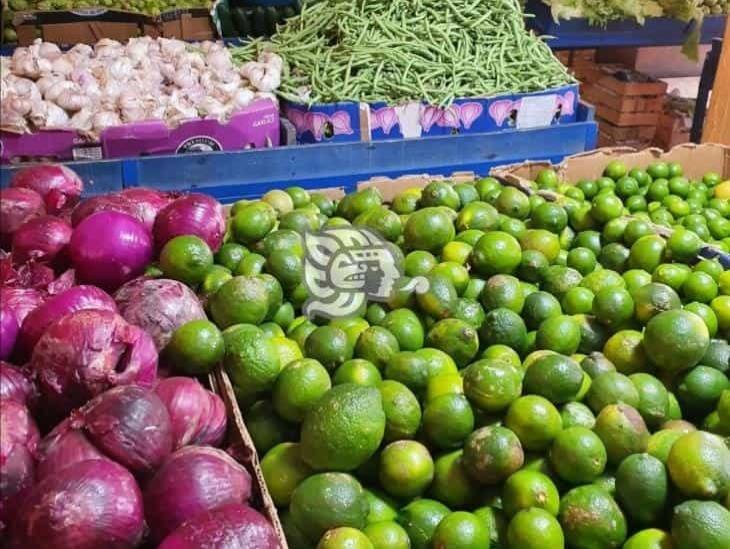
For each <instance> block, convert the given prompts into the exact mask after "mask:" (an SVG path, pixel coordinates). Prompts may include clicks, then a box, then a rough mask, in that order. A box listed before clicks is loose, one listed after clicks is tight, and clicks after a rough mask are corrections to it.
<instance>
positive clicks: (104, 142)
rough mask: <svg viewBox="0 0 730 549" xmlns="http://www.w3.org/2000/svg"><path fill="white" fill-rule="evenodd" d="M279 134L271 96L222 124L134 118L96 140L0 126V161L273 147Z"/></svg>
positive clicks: (71, 133) (71, 132) (72, 132)
mask: <svg viewBox="0 0 730 549" xmlns="http://www.w3.org/2000/svg"><path fill="white" fill-rule="evenodd" d="M279 139H280V127H279V109H278V107H277V106H276V105H275V104H274V103H273V102H272V101H271V100H270V99H263V100H260V101H257V102H256V103H253V104H252V105H249V106H248V107H245V108H244V109H241V110H240V111H238V112H236V113H235V114H233V115H232V116H231V118H230V119H229V120H228V121H227V122H225V123H221V122H219V121H218V120H216V119H212V118H208V119H198V120H189V121H187V122H183V123H181V124H180V125H179V126H177V127H176V128H170V127H168V126H167V125H166V124H165V123H164V122H162V121H159V120H151V121H146V122H137V123H134V124H125V125H123V126H116V127H112V128H107V129H106V130H104V131H103V132H102V134H101V138H100V140H99V142H98V143H93V142H89V141H88V140H87V139H86V138H85V137H84V136H82V135H81V134H80V133H78V132H76V131H75V130H43V131H40V132H36V133H30V134H15V133H10V132H2V131H0V162H2V163H7V162H18V161H26V160H30V159H37V158H44V159H52V160H57V161H64V160H100V159H104V158H122V157H135V156H150V155H157V154H171V153H176V154H181V153H189V152H211V151H237V150H241V149H249V148H257V149H259V148H264V147H276V146H278V145H279Z"/></svg>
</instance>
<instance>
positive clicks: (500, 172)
mask: <svg viewBox="0 0 730 549" xmlns="http://www.w3.org/2000/svg"><path fill="white" fill-rule="evenodd" d="M611 160H621V161H622V162H624V163H626V165H627V166H628V167H629V169H631V168H644V167H646V166H648V165H649V164H651V163H652V162H656V161H659V160H661V161H664V162H679V163H680V164H682V167H683V168H684V172H685V173H684V175H685V176H686V177H689V178H692V179H701V178H702V176H703V175H704V174H705V173H706V172H708V171H715V172H717V173H719V174H720V175H722V176H723V177H724V178H725V179H728V178H730V146H726V145H718V144H714V143H703V144H702V145H696V144H694V143H685V144H683V145H677V146H676V147H674V148H673V149H671V150H670V151H668V152H664V151H662V150H660V149H656V148H650V149H645V150H641V151H637V150H635V149H632V148H631V147H613V148H605V149H597V150H595V151H590V152H586V153H580V154H576V155H573V156H569V157H567V158H566V159H565V160H564V161H563V162H561V163H560V164H557V165H555V166H553V165H551V164H550V163H549V162H533V161H528V162H523V163H522V164H516V165H513V166H502V167H499V168H494V169H493V170H492V171H491V175H492V176H494V177H497V178H499V179H503V180H505V181H517V182H519V181H524V180H533V179H534V178H535V177H536V176H537V174H538V172H539V171H540V170H543V169H545V168H549V167H552V168H553V169H555V170H556V171H557V172H558V175H559V176H560V178H561V180H563V181H565V182H566V183H569V184H570V183H575V182H577V181H580V180H581V179H596V178H597V177H600V176H601V174H602V173H603V169H604V168H605V167H606V164H607V163H608V162H609V161H611Z"/></svg>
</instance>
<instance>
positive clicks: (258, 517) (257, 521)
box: [158, 504, 280, 549]
mask: <svg viewBox="0 0 730 549" xmlns="http://www.w3.org/2000/svg"><path fill="white" fill-rule="evenodd" d="M202 547H205V548H208V549H213V548H215V549H279V547H280V544H279V540H278V538H277V536H276V532H275V531H274V528H273V527H272V526H271V524H270V523H269V522H268V521H267V520H266V518H265V517H264V516H263V515H262V514H261V513H259V512H258V511H256V510H254V509H252V508H251V507H249V506H248V505H241V504H232V505H226V506H224V507H220V508H219V509H215V510H213V511H208V512H205V513H202V514H200V515H198V516H197V517H195V518H193V519H191V520H189V521H187V522H185V523H184V524H183V525H182V526H180V527H179V528H177V529H176V530H175V531H174V532H173V533H172V534H170V535H169V536H167V537H166V538H165V539H164V541H163V542H162V543H161V544H160V545H159V547H158V549H200V548H202Z"/></svg>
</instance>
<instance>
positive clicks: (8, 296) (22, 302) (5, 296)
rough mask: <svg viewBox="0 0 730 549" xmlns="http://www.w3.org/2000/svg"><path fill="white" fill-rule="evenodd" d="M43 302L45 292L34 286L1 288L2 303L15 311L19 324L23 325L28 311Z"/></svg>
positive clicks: (0, 299)
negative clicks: (42, 292)
mask: <svg viewBox="0 0 730 549" xmlns="http://www.w3.org/2000/svg"><path fill="white" fill-rule="evenodd" d="M42 303H43V294H41V293H40V292H39V291H38V290H36V289H34V288H7V287H6V288H0V305H2V307H3V309H9V310H10V311H12V312H13V313H14V315H15V320H16V322H17V323H18V326H21V327H22V326H23V321H24V320H25V317H26V316H28V313H30V312H31V311H33V310H34V309H35V308H36V307H39V306H40V305H41V304H42Z"/></svg>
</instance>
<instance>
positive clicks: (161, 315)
mask: <svg viewBox="0 0 730 549" xmlns="http://www.w3.org/2000/svg"><path fill="white" fill-rule="evenodd" d="M114 299H115V300H116V303H117V307H118V308H119V314H120V315H122V317H124V319H125V320H126V321H127V322H129V323H130V324H134V325H135V326H139V327H140V328H142V329H143V330H145V331H146V332H147V333H148V334H149V335H150V336H151V337H152V339H153V340H154V342H155V347H157V350H158V352H159V351H161V350H162V349H163V348H164V347H165V345H167V343H168V342H169V341H170V339H171V338H172V334H173V332H174V331H175V330H177V329H178V328H179V327H180V326H182V325H183V324H186V323H188V322H190V321H192V320H205V319H206V318H207V317H206V315H205V311H204V310H203V306H202V305H201V304H200V300H199V299H198V297H197V296H196V295H195V293H194V292H193V291H192V290H191V289H190V288H188V287H187V286H186V285H185V284H183V283H182V282H178V281H177V280H170V279H166V278H155V279H152V278H144V277H141V278H136V279H134V280H131V281H129V282H127V283H126V284H125V285H124V286H122V287H121V288H119V289H118V290H117V291H116V293H115V294H114Z"/></svg>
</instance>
